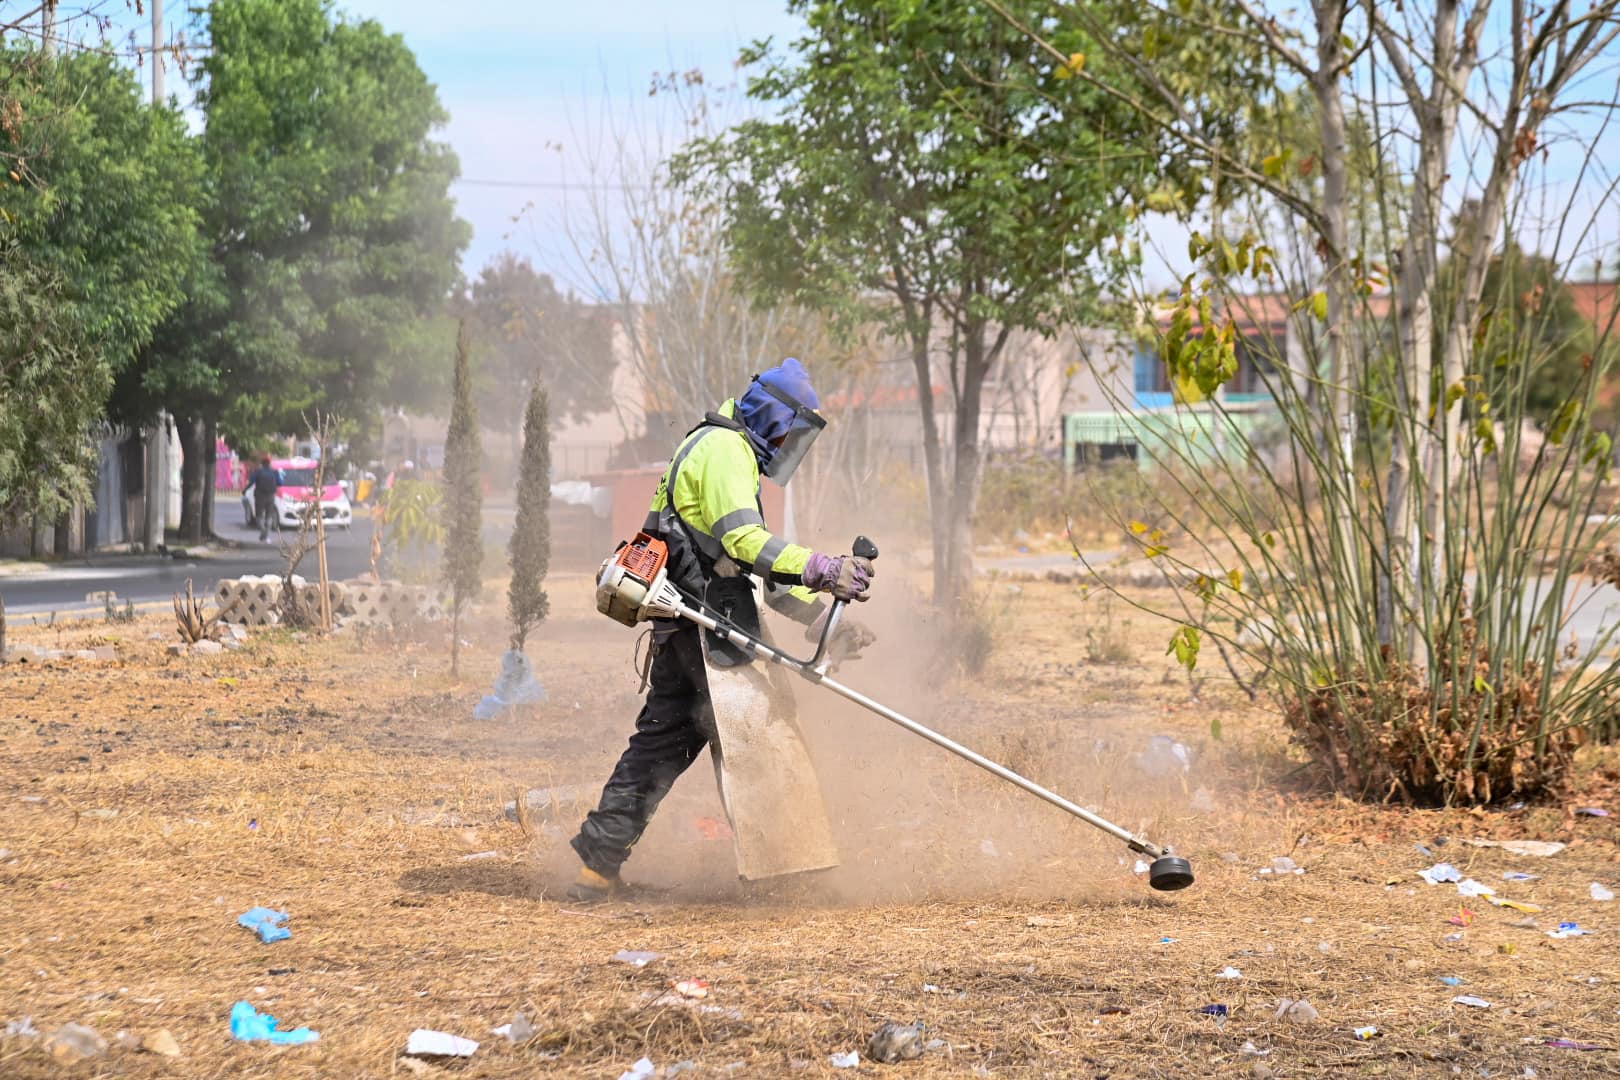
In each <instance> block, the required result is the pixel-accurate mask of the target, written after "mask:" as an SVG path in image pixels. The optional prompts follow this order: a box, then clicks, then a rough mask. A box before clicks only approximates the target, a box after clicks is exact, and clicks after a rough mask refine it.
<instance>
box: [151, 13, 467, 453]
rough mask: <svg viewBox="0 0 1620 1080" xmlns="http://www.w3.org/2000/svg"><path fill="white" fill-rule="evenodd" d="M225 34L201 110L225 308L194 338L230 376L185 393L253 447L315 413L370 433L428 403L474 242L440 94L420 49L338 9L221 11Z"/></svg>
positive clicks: (199, 326) (210, 64)
mask: <svg viewBox="0 0 1620 1080" xmlns="http://www.w3.org/2000/svg"><path fill="white" fill-rule="evenodd" d="M208 32H209V37H210V39H211V42H212V50H211V51H210V52H209V54H208V55H207V57H206V58H205V59H204V60H203V62H202V63H201V64H200V65H199V68H198V73H197V82H198V93H197V101H198V105H199V106H200V107H201V109H202V110H203V114H204V117H205V119H206V128H205V131H204V134H203V138H202V143H203V149H204V155H205V159H206V163H207V167H208V177H209V182H210V186H211V192H212V196H213V197H212V199H211V200H210V203H209V207H208V215H207V223H206V229H207V234H208V236H209V239H210V241H211V242H212V244H213V248H214V252H215V255H216V258H217V260H218V264H219V278H220V280H221V281H222V282H223V296H224V304H223V306H220V307H216V306H213V305H198V306H197V307H195V308H194V309H190V313H191V315H192V316H194V317H195V319H196V322H195V325H193V326H190V327H187V328H186V329H187V330H188V331H190V332H188V333H183V334H178V335H177V339H179V340H182V341H193V342H197V341H200V342H203V346H202V355H204V356H206V357H207V358H209V360H208V364H207V366H208V367H211V368H212V375H213V377H212V378H188V379H187V380H184V381H185V382H187V384H189V385H192V386H196V387H198V388H200V389H202V390H203V391H204V394H203V400H202V401H200V402H199V403H198V407H199V408H201V409H208V410H213V412H214V414H215V415H218V416H219V417H220V419H221V420H222V422H223V423H224V425H225V427H226V430H227V433H228V434H230V435H232V436H234V437H235V438H237V439H238V440H251V439H253V438H255V437H256V436H258V435H261V434H264V433H267V432H271V431H275V430H292V429H293V428H295V427H296V426H297V421H298V418H299V416H300V415H301V414H302V413H303V412H305V411H306V410H309V409H312V408H321V409H325V410H332V411H336V412H339V413H341V414H342V415H344V416H347V417H354V418H357V420H356V421H355V422H357V423H358V424H360V425H361V428H362V429H365V428H366V427H368V426H370V424H371V423H372V418H375V417H377V416H378V415H380V408H381V407H383V406H387V405H413V404H414V405H421V404H425V403H426V400H425V399H423V398H421V397H420V396H419V395H421V394H422V393H424V392H426V391H429V390H431V389H433V388H434V387H435V386H436V385H438V381H437V380H436V379H434V378H430V377H427V376H426V375H425V374H424V373H425V372H426V370H427V369H428V368H430V367H436V366H438V364H439V361H438V360H437V359H435V357H442V356H443V349H444V347H446V346H447V344H448V342H449V337H448V333H447V326H446V324H445V323H444V322H443V321H442V313H443V310H444V307H445V304H446V302H447V300H448V298H449V296H450V294H451V291H452V289H453V287H454V285H455V284H456V282H457V281H458V279H459V273H460V272H459V269H458V258H459V255H460V252H461V250H462V248H464V247H465V245H466V243H467V240H468V237H469V228H468V226H467V224H466V223H465V222H463V221H461V220H460V219H459V218H457V217H456V216H455V211H454V206H453V203H452V202H451V200H450V197H449V185H450V182H451V181H452V180H453V179H454V178H455V176H456V174H457V171H458V167H457V163H456V158H455V155H454V154H453V153H451V151H450V150H449V148H448V147H447V146H445V145H444V144H443V143H440V142H438V141H435V140H434V139H433V137H432V135H433V133H434V131H435V130H436V129H437V128H438V127H439V126H440V125H442V124H443V123H444V121H445V120H446V114H445V112H444V109H443V108H442V106H441V105H440V104H439V100H438V95H437V93H436V91H435V89H434V87H433V85H432V84H431V83H430V82H428V80H427V77H426V76H425V75H424V74H423V73H422V71H421V69H420V68H419V67H418V66H417V63H416V60H415V57H414V56H413V55H412V53H411V51H410V50H409V49H408V48H407V47H406V46H405V43H404V41H403V39H402V38H400V37H399V36H398V35H394V34H388V33H387V32H386V31H385V30H384V29H383V28H382V27H381V26H380V25H379V24H378V23H376V22H374V21H371V20H360V21H352V22H351V21H348V20H346V19H343V18H340V17H337V16H335V15H334V13H333V7H332V5H331V4H330V3H328V2H326V0H219V2H217V3H214V4H212V5H210V7H209V9H208ZM159 359H160V361H161V363H163V364H176V365H178V366H180V367H182V368H189V367H190V366H191V365H190V362H189V361H188V360H186V359H185V358H183V357H177V356H174V355H169V356H166V357H163V358H159Z"/></svg>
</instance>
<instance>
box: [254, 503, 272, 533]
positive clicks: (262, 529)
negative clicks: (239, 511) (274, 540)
mask: <svg viewBox="0 0 1620 1080" xmlns="http://www.w3.org/2000/svg"><path fill="white" fill-rule="evenodd" d="M253 508H254V510H255V511H256V512H255V513H254V515H253V516H254V517H256V518H258V520H259V539H260V540H263V539H265V538H267V537H268V536H269V535H270V528H271V526H273V525H275V524H276V503H275V500H274V499H271V500H270V501H268V502H260V501H258V500H255V501H254V504H253Z"/></svg>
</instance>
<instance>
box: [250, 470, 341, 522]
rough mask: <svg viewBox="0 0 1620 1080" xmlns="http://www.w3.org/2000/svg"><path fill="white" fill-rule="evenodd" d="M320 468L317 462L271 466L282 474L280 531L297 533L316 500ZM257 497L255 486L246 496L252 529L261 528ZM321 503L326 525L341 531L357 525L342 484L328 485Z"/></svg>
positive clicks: (278, 497) (278, 499) (278, 490)
mask: <svg viewBox="0 0 1620 1080" xmlns="http://www.w3.org/2000/svg"><path fill="white" fill-rule="evenodd" d="M318 464H319V462H317V461H316V460H315V459H314V458H284V459H282V460H280V461H272V462H271V463H270V465H271V467H272V468H274V469H277V470H279V471H280V473H281V485H280V486H279V487H277V488H276V522H275V523H276V527H277V528H278V529H296V528H298V526H299V524H300V523H301V522H302V521H303V517H304V509H305V507H307V506H308V505H309V504H310V502H311V501H312V500H314V498H315V486H314V485H315V469H316V466H317V465H318ZM255 494H256V493H255V492H254V490H253V485H251V484H250V485H248V489H247V490H246V491H244V492H242V515H243V519H244V520H245V521H246V523H247V527H248V528H250V529H251V528H253V527H254V526H255V525H257V524H258V518H257V514H256V512H255V509H254V502H255ZM320 500H321V517H322V518H323V519H325V521H326V524H328V525H335V526H337V527H338V528H340V529H347V528H349V527H350V526H351V525H353V524H354V507H353V506H352V505H351V504H350V503H349V493H348V492H347V491H346V490H344V486H343V485H342V484H339V483H336V482H328V483H327V484H326V485H325V486H324V487H323V488H322V490H321V493H320Z"/></svg>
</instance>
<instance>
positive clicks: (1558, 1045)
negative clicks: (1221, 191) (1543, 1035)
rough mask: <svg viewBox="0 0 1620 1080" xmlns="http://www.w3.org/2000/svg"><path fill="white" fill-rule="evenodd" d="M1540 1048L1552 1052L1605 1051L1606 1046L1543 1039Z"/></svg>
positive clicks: (1572, 1040)
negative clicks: (1550, 1049)
mask: <svg viewBox="0 0 1620 1080" xmlns="http://www.w3.org/2000/svg"><path fill="white" fill-rule="evenodd" d="M1541 1045H1542V1046H1550V1047H1552V1048H1553V1049H1554V1050H1607V1049H1608V1047H1607V1046H1599V1045H1598V1044H1597V1043H1589V1042H1576V1041H1575V1040H1574V1039H1543V1040H1542V1041H1541Z"/></svg>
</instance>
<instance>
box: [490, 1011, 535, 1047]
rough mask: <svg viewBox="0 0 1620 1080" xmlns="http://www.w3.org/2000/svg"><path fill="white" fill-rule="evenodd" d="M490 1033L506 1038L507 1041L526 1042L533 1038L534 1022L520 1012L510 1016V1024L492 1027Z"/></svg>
mask: <svg viewBox="0 0 1620 1080" xmlns="http://www.w3.org/2000/svg"><path fill="white" fill-rule="evenodd" d="M490 1034H491V1035H495V1036H498V1037H500V1038H502V1039H506V1040H507V1041H508V1042H515V1043H520V1042H528V1041H529V1040H530V1039H532V1038H534V1024H533V1023H531V1022H530V1020H529V1018H528V1017H527V1016H525V1015H524V1014H523V1013H521V1012H520V1013H518V1014H517V1015H516V1016H514V1017H512V1022H511V1023H510V1024H502V1025H501V1026H500V1027H498V1028H492V1029H491V1030H490Z"/></svg>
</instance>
